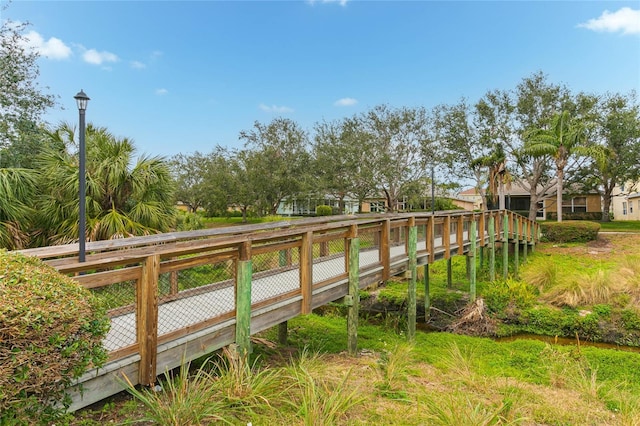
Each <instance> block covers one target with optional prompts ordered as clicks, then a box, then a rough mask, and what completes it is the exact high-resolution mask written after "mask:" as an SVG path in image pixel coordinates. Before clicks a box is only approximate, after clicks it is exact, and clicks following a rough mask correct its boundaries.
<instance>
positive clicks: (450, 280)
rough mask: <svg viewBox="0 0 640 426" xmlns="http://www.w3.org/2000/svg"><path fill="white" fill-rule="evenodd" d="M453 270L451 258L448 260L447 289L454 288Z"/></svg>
mask: <svg viewBox="0 0 640 426" xmlns="http://www.w3.org/2000/svg"><path fill="white" fill-rule="evenodd" d="M451 269H452V265H451V258H448V259H447V288H452V287H453V277H452V273H451Z"/></svg>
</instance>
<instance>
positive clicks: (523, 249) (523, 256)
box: [522, 219, 529, 263]
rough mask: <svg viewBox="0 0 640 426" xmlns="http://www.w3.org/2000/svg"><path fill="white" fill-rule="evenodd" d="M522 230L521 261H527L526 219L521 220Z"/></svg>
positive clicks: (527, 224)
mask: <svg viewBox="0 0 640 426" xmlns="http://www.w3.org/2000/svg"><path fill="white" fill-rule="evenodd" d="M522 230H523V232H522V233H523V234H524V235H523V236H524V241H523V244H524V245H523V247H522V262H523V263H527V250H528V249H529V222H528V220H527V219H524V220H523V221H522Z"/></svg>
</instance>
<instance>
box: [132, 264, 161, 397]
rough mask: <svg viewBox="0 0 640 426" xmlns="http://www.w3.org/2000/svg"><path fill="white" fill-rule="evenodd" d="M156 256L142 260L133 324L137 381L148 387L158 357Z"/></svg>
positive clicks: (158, 266)
mask: <svg viewBox="0 0 640 426" xmlns="http://www.w3.org/2000/svg"><path fill="white" fill-rule="evenodd" d="M159 274H160V256H159V255H154V256H149V257H147V258H146V259H145V260H144V261H143V262H142V275H141V276H140V279H139V280H138V289H137V292H136V323H137V330H136V332H137V337H138V351H139V352H140V368H139V369H138V381H139V382H140V384H141V385H144V386H149V385H152V384H154V383H155V381H156V376H157V374H156V361H157V357H158V276H159Z"/></svg>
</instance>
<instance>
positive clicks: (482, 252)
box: [478, 246, 484, 269]
mask: <svg viewBox="0 0 640 426" xmlns="http://www.w3.org/2000/svg"><path fill="white" fill-rule="evenodd" d="M478 252H480V262H478V263H480V269H484V247H483V246H480V247H478Z"/></svg>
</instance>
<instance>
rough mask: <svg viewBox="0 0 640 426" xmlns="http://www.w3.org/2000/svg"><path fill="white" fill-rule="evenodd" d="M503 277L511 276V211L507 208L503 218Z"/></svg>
mask: <svg viewBox="0 0 640 426" xmlns="http://www.w3.org/2000/svg"><path fill="white" fill-rule="evenodd" d="M502 226H503V228H502V278H504V279H505V280H506V279H507V278H508V277H509V213H508V212H507V211H506V210H505V212H504V217H503V219H502Z"/></svg>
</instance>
